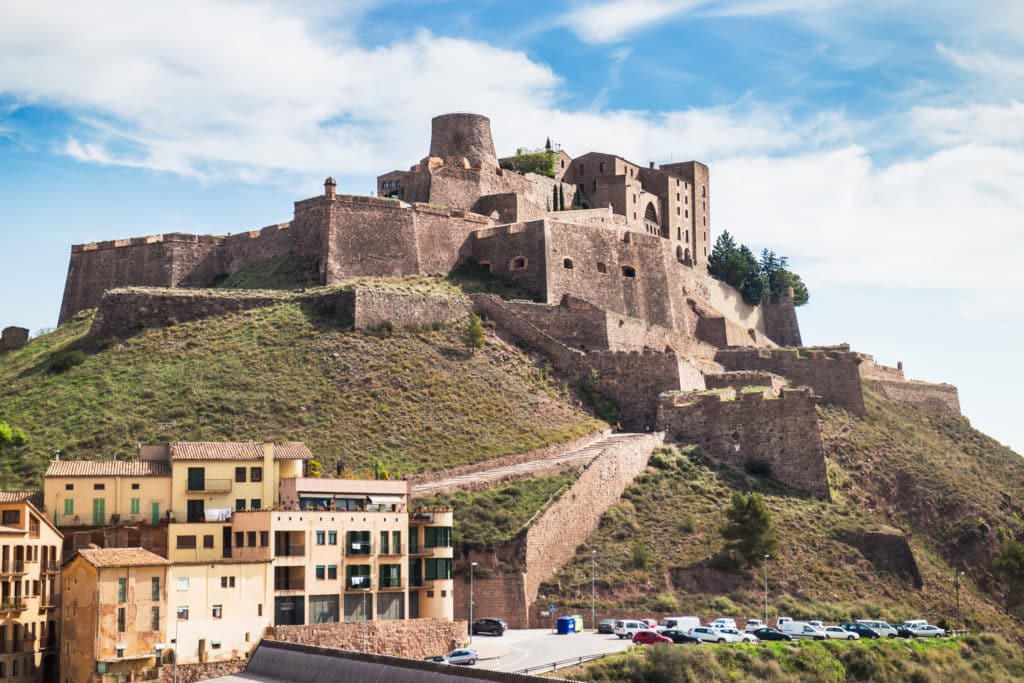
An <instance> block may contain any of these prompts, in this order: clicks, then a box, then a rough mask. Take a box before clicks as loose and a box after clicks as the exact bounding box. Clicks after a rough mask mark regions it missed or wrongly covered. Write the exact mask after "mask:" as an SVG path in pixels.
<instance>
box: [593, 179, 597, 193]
mask: <svg viewBox="0 0 1024 683" xmlns="http://www.w3.org/2000/svg"><path fill="white" fill-rule="evenodd" d="M594 192H597V181H596V180H595V181H594Z"/></svg>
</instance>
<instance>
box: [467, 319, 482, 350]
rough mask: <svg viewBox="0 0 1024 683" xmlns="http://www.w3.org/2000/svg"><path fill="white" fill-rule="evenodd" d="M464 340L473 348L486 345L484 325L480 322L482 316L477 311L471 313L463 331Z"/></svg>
mask: <svg viewBox="0 0 1024 683" xmlns="http://www.w3.org/2000/svg"><path fill="white" fill-rule="evenodd" d="M462 340H463V341H464V342H466V346H468V347H469V348H471V349H481V348H483V346H484V327H483V325H481V324H480V316H478V315H477V314H476V312H473V313H470V314H469V320H467V321H466V329H465V331H464V332H463V335H462Z"/></svg>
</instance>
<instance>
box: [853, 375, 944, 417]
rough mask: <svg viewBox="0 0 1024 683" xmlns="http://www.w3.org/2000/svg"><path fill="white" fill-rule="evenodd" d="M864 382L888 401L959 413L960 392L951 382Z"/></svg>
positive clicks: (872, 380) (942, 411) (878, 380)
mask: <svg viewBox="0 0 1024 683" xmlns="http://www.w3.org/2000/svg"><path fill="white" fill-rule="evenodd" d="M866 383H867V387H868V389H870V390H871V391H873V392H875V393H876V394H879V395H881V396H882V397H884V398H887V399H889V400H890V401H895V402H896V403H902V404H904V405H908V406H911V407H913V408H918V409H920V410H927V411H928V412H930V413H938V414H940V415H950V416H953V417H959V416H960V415H961V413H960V394H959V392H958V391H957V388H956V387H955V386H953V385H952V384H932V383H930V382H916V381H913V380H904V381H900V380H891V379H869V380H867V381H866Z"/></svg>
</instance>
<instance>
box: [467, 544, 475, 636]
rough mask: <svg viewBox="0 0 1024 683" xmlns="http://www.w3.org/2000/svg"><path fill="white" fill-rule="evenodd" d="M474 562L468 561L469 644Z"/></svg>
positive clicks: (471, 623)
mask: <svg viewBox="0 0 1024 683" xmlns="http://www.w3.org/2000/svg"><path fill="white" fill-rule="evenodd" d="M474 567H476V562H470V563H469V644H470V645H472V644H473V568H474Z"/></svg>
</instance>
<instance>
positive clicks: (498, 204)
mask: <svg viewBox="0 0 1024 683" xmlns="http://www.w3.org/2000/svg"><path fill="white" fill-rule="evenodd" d="M473 211H474V213H478V214H480V215H482V216H491V215H493V214H495V213H496V214H497V215H496V216H494V218H495V220H497V221H498V223H499V224H500V223H516V222H518V221H519V196H518V195H517V194H515V193H513V192H502V193H500V194H489V195H485V196H483V197H480V198H479V199H477V200H476V203H475V204H473Z"/></svg>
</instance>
